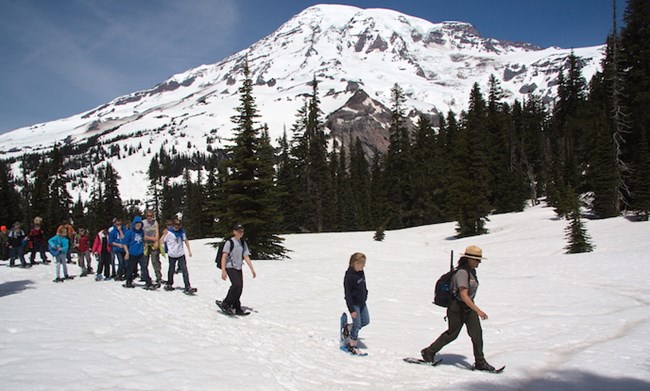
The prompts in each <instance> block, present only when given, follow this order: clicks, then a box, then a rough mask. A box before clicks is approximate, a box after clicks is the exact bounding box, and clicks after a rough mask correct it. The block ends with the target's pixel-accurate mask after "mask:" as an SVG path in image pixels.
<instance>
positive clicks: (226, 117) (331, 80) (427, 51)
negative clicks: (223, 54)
mask: <svg viewBox="0 0 650 391" xmlns="http://www.w3.org/2000/svg"><path fill="white" fill-rule="evenodd" d="M603 47H604V45H602V46H595V47H590V48H576V49H571V50H569V49H559V48H554V47H551V48H544V49H542V48H539V47H536V46H535V45H531V44H527V43H513V42H509V41H499V40H496V39H493V38H483V37H481V36H480V35H479V34H478V31H476V29H475V28H474V27H473V26H472V25H471V24H469V23H464V22H454V21H452V22H442V23H436V24H434V23H431V22H428V21H426V20H424V19H420V18H416V17H411V16H408V15H404V14H401V13H399V12H397V11H392V10H386V9H378V8H373V9H360V8H357V7H351V6H343V5H316V6H312V7H309V8H307V9H305V10H304V11H302V12H301V13H299V14H297V15H295V16H294V17H292V18H291V19H289V20H288V21H287V22H286V23H284V24H283V25H282V26H280V27H279V28H278V29H277V30H276V31H275V32H273V33H271V34H269V35H268V36H266V37H264V38H262V39H261V40H259V41H257V42H256V43H254V44H253V45H251V46H250V47H249V48H247V49H244V50H242V51H240V52H237V53H234V54H233V55H231V56H229V57H227V58H225V59H223V60H221V61H219V62H217V63H214V64H207V65H200V66H198V67H195V68H192V69H189V70H187V71H184V72H180V73H178V74H175V75H172V76H171V77H170V78H168V79H167V80H165V81H163V82H161V83H159V84H157V85H156V86H154V87H152V88H150V89H145V90H141V91H137V92H134V93H131V94H127V95H124V96H120V97H117V98H115V99H113V100H112V101H110V102H108V103H106V104H104V105H101V106H98V107H96V108H94V109H92V110H89V111H86V112H83V113H80V114H77V115H74V116H71V117H68V118H64V119H60V120H56V121H51V122H47V123H43V124H38V125H33V126H30V127H25V128H21V129H17V130H14V131H11V132H8V133H5V134H2V135H0V158H4V159H17V158H18V157H19V156H22V155H24V154H33V153H43V152H46V151H48V150H50V149H51V148H52V147H53V145H54V144H55V143H58V144H59V145H61V144H63V145H68V144H80V143H84V142H87V141H88V140H89V139H91V138H96V140H97V141H98V142H99V143H100V144H101V147H102V148H109V147H110V145H111V143H112V142H111V140H118V141H116V142H119V143H121V144H125V143H126V144H130V145H137V144H138V143H140V144H142V143H145V145H149V148H148V150H150V151H151V152H146V151H145V152H143V155H144V156H142V157H144V159H138V161H137V162H136V161H132V163H131V164H126V165H124V167H122V168H118V167H116V169H117V171H118V172H119V173H120V175H121V177H122V178H123V181H126V180H125V179H124V178H125V177H127V176H131V177H132V176H134V170H133V167H140V166H143V165H144V164H147V163H146V161H147V159H151V157H152V156H153V154H154V153H155V152H156V151H157V150H159V149H160V148H161V147H163V148H165V146H167V147H169V146H168V144H171V145H173V146H175V148H176V150H178V151H179V152H188V153H191V152H192V151H193V150H194V151H203V152H205V151H207V150H209V149H215V148H216V149H218V148H221V147H223V145H224V144H225V143H227V142H228V139H229V138H230V136H231V135H232V128H233V127H234V126H233V124H232V123H231V122H230V117H231V116H232V115H234V114H235V108H236V107H237V106H238V98H239V96H238V91H237V90H238V87H239V84H240V82H241V78H242V72H241V70H242V64H243V61H244V59H246V58H247V59H248V62H249V66H250V70H251V77H252V79H253V81H254V83H255V86H254V89H253V95H254V96H255V98H256V102H257V105H258V109H259V114H260V123H266V124H268V126H269V132H270V134H271V137H272V139H276V138H277V137H279V136H280V135H281V134H282V132H283V131H284V130H285V129H289V128H290V127H291V125H292V124H293V122H294V121H295V115H296V113H297V111H298V109H299V107H300V106H301V105H302V102H303V100H304V97H305V96H306V95H307V94H309V93H311V86H310V85H309V83H310V82H311V81H312V79H313V78H314V77H316V79H317V80H318V81H319V95H320V99H321V109H322V111H323V120H324V121H325V122H326V124H327V130H328V132H329V134H330V135H331V136H332V137H334V138H338V139H341V140H343V141H346V140H345V138H346V137H348V138H350V137H352V138H354V137H360V138H362V141H363V143H364V145H365V146H366V152H367V153H369V154H370V153H371V152H372V150H373V149H375V150H376V151H379V152H383V151H385V149H386V148H387V140H388V126H387V122H386V120H385V117H386V116H385V113H386V110H388V109H387V108H388V107H390V89H391V88H392V87H393V85H394V84H395V83H398V84H400V86H401V87H402V89H403V90H404V92H405V95H406V98H407V100H406V107H407V110H410V111H412V112H413V113H416V112H417V113H424V114H429V115H436V114H438V113H446V112H447V111H449V110H453V111H455V112H460V111H461V110H463V109H465V108H466V106H467V101H468V96H469V90H470V88H471V86H472V85H473V84H474V83H479V85H480V86H481V87H482V88H485V87H486V86H487V79H488V78H489V76H490V75H495V77H496V78H497V79H498V80H499V81H500V82H501V86H502V88H503V90H504V93H505V100H507V101H512V100H514V99H520V100H522V99H526V97H528V96H529V94H530V93H535V94H536V95H538V96H540V97H541V98H542V99H543V100H544V101H545V102H551V101H552V100H553V98H554V96H555V91H554V88H553V87H554V85H555V83H556V82H557V74H558V73H559V71H560V70H561V69H562V67H563V66H564V64H565V63H566V60H567V57H568V56H569V54H570V53H571V52H573V53H575V55H576V56H577V57H579V59H580V61H581V64H582V65H583V68H582V70H583V75H584V76H585V77H586V78H590V77H591V75H593V74H594V73H595V72H596V70H597V69H598V66H599V63H600V59H601V58H602V49H603ZM370 110H374V113H375V114H374V115H373V116H369V115H368V113H369V111H370ZM346 134H347V136H346ZM125 139H127V140H126V141H125ZM347 141H348V142H349V140H347ZM138 156H140V154H138ZM120 159H127V160H128V159H134V158H132V157H131V156H124V157H122V156H120V157H119V158H117V160H120ZM109 160H111V162H112V164H117V166H122V164H120V163H121V162H117V161H116V159H115V158H110V159H109ZM140 160H142V161H140ZM15 164H17V163H15ZM96 164H101V163H99V162H97V163H96ZM13 168H14V169H18V167H17V165H14V167H13ZM143 171H146V170H143ZM136 174H137V175H136V176H137V177H138V178H139V181H140V182H142V185H137V186H136V187H137V188H138V189H137V190H135V191H133V192H130V191H129V192H128V195H126V197H125V198H127V199H128V198H130V197H133V198H140V199H142V198H143V197H144V195H145V194H146V184H147V180H146V175H144V172H142V173H138V172H136ZM85 182H86V183H85V185H84V184H83V183H80V185H81V186H80V188H86V189H89V188H90V180H89V179H86V181H85ZM123 187H125V188H126V187H128V185H126V183H120V188H121V189H122V188H123ZM86 191H87V190H86ZM138 195H140V196H138Z"/></svg>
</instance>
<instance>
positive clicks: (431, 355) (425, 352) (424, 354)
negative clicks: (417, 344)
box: [420, 348, 436, 362]
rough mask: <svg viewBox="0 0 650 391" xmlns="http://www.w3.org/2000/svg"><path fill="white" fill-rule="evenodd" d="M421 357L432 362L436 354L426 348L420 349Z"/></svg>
mask: <svg viewBox="0 0 650 391" xmlns="http://www.w3.org/2000/svg"><path fill="white" fill-rule="evenodd" d="M420 354H421V355H422V359H423V360H424V361H426V362H434V361H435V360H436V354H435V353H431V352H429V351H428V350H427V349H426V348H424V349H422V350H420Z"/></svg>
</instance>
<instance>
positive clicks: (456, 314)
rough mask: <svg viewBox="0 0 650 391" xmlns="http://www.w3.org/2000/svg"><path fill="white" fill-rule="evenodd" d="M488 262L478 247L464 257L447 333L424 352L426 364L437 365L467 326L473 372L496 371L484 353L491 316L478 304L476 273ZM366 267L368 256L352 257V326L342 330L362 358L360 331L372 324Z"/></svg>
mask: <svg viewBox="0 0 650 391" xmlns="http://www.w3.org/2000/svg"><path fill="white" fill-rule="evenodd" d="M484 259H485V258H484V257H483V250H482V249H481V248H480V247H478V246H468V247H467V248H466V249H465V253H463V254H461V257H460V259H459V260H458V265H457V267H456V269H455V270H456V271H455V273H454V275H453V277H452V280H451V288H450V292H451V294H452V299H451V300H450V303H449V306H448V307H447V316H446V318H447V322H448V323H447V330H446V331H445V332H443V333H442V334H440V336H439V337H438V338H437V339H436V340H435V341H434V342H433V343H431V344H430V345H429V346H427V347H425V348H424V349H422V351H421V352H420V353H421V355H422V361H423V362H425V363H430V364H434V363H435V362H436V361H437V360H436V357H435V356H436V354H438V352H439V351H440V350H442V348H444V347H445V346H446V345H448V344H449V343H451V342H452V341H454V340H455V339H456V338H457V337H458V334H459V333H460V331H461V329H462V328H463V326H466V327H467V333H468V334H469V336H470V339H471V340H472V347H473V351H474V366H473V368H474V369H476V370H481V371H494V370H495V369H494V367H493V366H492V365H490V364H489V363H488V362H487V361H486V359H485V355H484V353H483V329H482V328H481V319H483V320H486V319H487V318H488V316H487V314H486V313H485V312H483V310H481V309H480V308H479V307H478V306H477V305H476V303H475V301H474V298H475V297H476V292H477V290H478V285H479V284H478V277H477V274H476V269H477V268H478V267H479V265H480V264H481V261H482V260H484ZM365 266H366V256H365V255H364V254H363V253H354V254H352V256H351V257H350V263H349V266H348V269H347V271H346V272H345V277H344V279H343V287H344V291H345V303H346V305H347V308H348V311H349V312H350V316H351V317H352V323H348V324H346V325H344V326H343V327H342V330H341V335H342V336H343V338H344V339H345V344H346V348H347V350H348V351H349V352H350V353H352V354H360V350H359V347H358V338H359V330H361V328H363V327H365V326H367V325H368V324H369V323H370V315H369V312H368V306H367V304H366V301H367V299H368V288H367V286H366V276H365V273H364V270H363V269H364V267H365Z"/></svg>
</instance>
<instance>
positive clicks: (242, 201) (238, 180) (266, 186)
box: [219, 60, 286, 259]
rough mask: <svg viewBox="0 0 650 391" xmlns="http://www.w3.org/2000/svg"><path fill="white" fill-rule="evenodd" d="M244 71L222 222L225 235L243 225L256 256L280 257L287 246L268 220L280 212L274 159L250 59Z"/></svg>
mask: <svg viewBox="0 0 650 391" xmlns="http://www.w3.org/2000/svg"><path fill="white" fill-rule="evenodd" d="M243 71H244V81H243V83H242V86H241V87H240V88H239V93H240V99H239V101H240V105H239V107H238V108H237V112H238V114H237V115H235V116H233V117H232V121H233V123H234V124H235V138H234V140H233V141H234V145H232V146H230V147H229V148H228V149H227V153H228V155H229V158H230V159H228V160H227V161H226V162H225V164H226V167H225V168H226V169H227V171H226V175H227V176H226V180H225V182H224V183H223V185H222V187H223V192H224V197H225V199H224V209H223V210H222V212H221V214H220V222H219V224H220V228H221V230H222V232H223V233H224V234H225V233H229V232H230V226H231V225H232V224H234V223H239V224H242V225H244V226H245V227H246V238H247V243H248V244H249V246H250V250H251V255H252V256H253V257H254V258H257V259H273V258H279V257H282V256H284V255H285V253H286V249H285V248H284V247H283V246H282V244H281V242H282V239H281V238H280V237H279V236H277V235H276V234H274V233H273V232H270V231H269V229H270V227H272V226H274V224H273V222H272V221H269V220H268V219H269V217H270V216H272V215H273V214H274V213H277V204H274V201H276V200H275V199H274V198H275V197H274V195H275V194H276V193H275V189H274V188H273V187H274V183H273V177H269V176H270V175H269V173H271V172H273V166H272V165H271V167H268V164H269V163H271V164H272V163H273V162H272V161H270V162H269V159H268V158H267V155H268V153H267V152H265V148H268V147H267V146H266V143H268V136H264V135H263V133H262V130H261V129H260V128H259V127H258V126H257V125H256V118H258V117H259V115H258V114H257V108H256V105H255V99H254V97H253V95H252V92H253V81H252V80H251V78H250V70H249V67H248V60H246V61H245V62H244V66H243ZM265 140H266V141H265Z"/></svg>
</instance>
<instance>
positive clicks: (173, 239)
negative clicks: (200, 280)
mask: <svg viewBox="0 0 650 391" xmlns="http://www.w3.org/2000/svg"><path fill="white" fill-rule="evenodd" d="M165 231H166V232H164V233H163V236H162V237H161V238H160V245H162V246H165V252H166V253H167V257H168V258H169V270H168V271H167V284H166V285H165V290H167V291H171V290H174V271H175V270H176V263H177V262H178V264H179V266H180V269H181V271H182V272H183V282H184V284H185V290H184V292H185V293H193V292H196V288H192V286H191V285H190V276H189V273H188V272H187V261H186V259H185V249H184V248H183V243H185V246H186V247H187V252H188V255H189V256H190V257H191V256H192V249H191V248H190V241H189V240H187V235H186V234H185V230H184V229H183V224H182V222H181V220H180V219H179V218H175V219H174V221H173V223H172V226H171V227H170V228H169V229H168V230H165Z"/></svg>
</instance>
